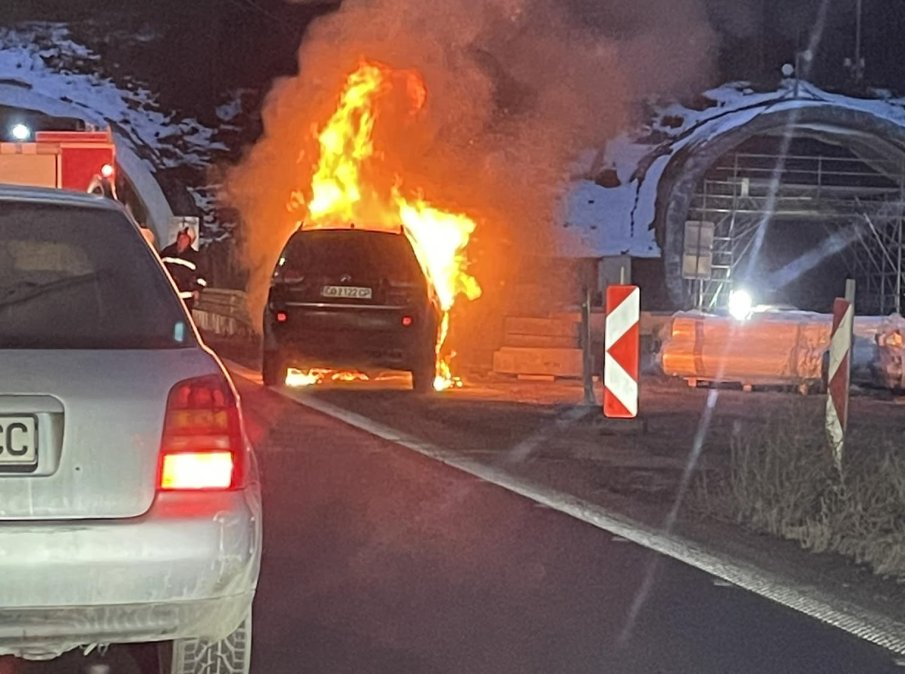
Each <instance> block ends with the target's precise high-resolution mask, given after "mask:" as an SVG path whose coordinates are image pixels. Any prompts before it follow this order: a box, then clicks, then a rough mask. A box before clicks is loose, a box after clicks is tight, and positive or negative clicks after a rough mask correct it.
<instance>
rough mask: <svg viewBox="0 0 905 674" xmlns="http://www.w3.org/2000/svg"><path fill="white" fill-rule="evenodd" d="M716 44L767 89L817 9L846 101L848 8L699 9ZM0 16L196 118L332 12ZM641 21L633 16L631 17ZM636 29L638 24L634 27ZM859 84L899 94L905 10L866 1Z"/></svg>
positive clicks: (63, 8)
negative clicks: (60, 40) (47, 28)
mask: <svg viewBox="0 0 905 674" xmlns="http://www.w3.org/2000/svg"><path fill="white" fill-rule="evenodd" d="M569 1H570V2H574V3H575V5H576V7H577V8H578V11H585V12H588V13H589V14H590V15H592V16H596V17H600V21H602V22H605V23H606V24H607V26H608V27H613V28H612V29H613V30H615V31H618V30H619V29H620V27H622V26H621V24H620V21H628V19H624V18H623V17H622V16H621V15H620V13H622V10H611V9H610V8H611V7H615V6H618V5H619V3H615V4H613V3H612V2H611V1H610V0H608V1H603V0H569ZM701 1H702V2H705V4H706V6H707V12H708V14H709V16H710V19H711V22H712V23H713V25H714V27H715V28H716V30H717V31H718V33H719V35H720V53H719V55H718V57H715V58H714V62H715V65H714V72H713V73H710V78H711V79H712V81H713V83H714V84H717V83H719V82H720V81H725V80H736V79H745V80H752V81H754V82H760V83H763V84H764V85H765V86H769V85H770V84H772V83H774V82H775V81H776V80H777V79H778V77H779V69H780V67H781V66H782V65H783V64H784V63H787V62H790V61H792V60H793V59H794V54H795V52H796V50H797V49H799V48H804V47H805V46H806V45H807V43H808V39H809V36H810V34H811V30H812V29H813V27H814V25H815V23H816V18H817V15H818V12H819V7H820V6H821V4H826V29H825V32H824V35H823V39H822V40H821V41H820V44H819V49H818V51H817V54H816V58H815V61H814V66H813V71H812V73H811V79H812V80H814V81H815V82H816V83H817V84H820V85H821V86H824V87H828V88H833V89H840V88H845V89H849V90H852V83H851V81H850V77H849V73H848V72H847V70H846V69H845V68H844V67H843V61H844V59H845V58H846V57H850V56H852V55H853V54H854V44H855V29H854V25H855V6H856V0H701ZM6 5H7V6H4V19H3V21H4V23H6V24H8V25H9V24H14V23H15V22H17V21H29V20H44V21H68V22H70V24H71V26H72V29H73V32H74V33H75V35H76V36H77V37H79V38H81V39H84V40H85V42H86V43H88V44H89V45H90V46H92V47H94V48H95V49H97V50H98V51H99V52H101V53H102V54H104V55H105V56H107V57H108V58H109V61H108V63H107V66H108V67H109V68H111V69H112V70H120V71H123V72H129V73H130V74H134V75H136V76H137V77H138V78H139V79H144V80H147V81H148V82H150V83H152V84H153V85H154V88H155V89H159V90H160V91H161V95H162V101H161V102H162V103H164V104H167V105H171V106H172V107H174V108H177V109H185V110H186V111H187V112H188V111H191V112H193V113H194V114H203V112H204V110H205V109H207V110H210V108H211V107H212V105H216V104H217V102H220V101H222V98H223V96H224V94H225V92H228V91H230V90H233V89H235V88H252V89H255V90H266V88H267V86H268V85H269V83H270V81H271V80H272V79H273V78H274V77H279V76H281V75H286V74H291V73H292V72H293V71H294V69H295V53H296V48H297V45H298V43H299V40H300V39H301V37H302V36H303V34H304V30H305V26H306V25H307V24H308V23H309V21H310V20H311V19H312V18H313V17H315V16H317V15H318V14H319V13H322V12H328V11H330V8H331V6H333V5H331V4H330V3H329V2H327V3H321V2H309V3H306V2H296V3H287V2H284V0H192V2H185V1H184V0H145V1H143V2H129V3H123V2H113V1H111V0H107V2H105V3H98V2H85V1H84V0H15V2H13V3H6ZM632 20H633V21H637V20H638V19H637V17H633V19H632ZM642 20H643V19H642ZM119 31H124V32H132V33H142V32H146V33H148V34H149V35H152V36H153V37H154V39H152V40H149V41H147V42H144V43H139V44H134V43H131V44H129V43H125V44H128V47H126V46H123V45H124V43H123V42H122V41H120V40H117V39H116V38H115V37H114V34H115V33H117V32H119ZM862 35H863V37H862V41H863V54H864V57H865V59H866V73H865V81H866V83H868V84H869V85H871V86H875V87H883V88H891V89H893V90H898V91H905V67H903V66H902V64H903V61H905V42H903V39H902V36H903V35H905V2H900V1H898V0H863V33H862Z"/></svg>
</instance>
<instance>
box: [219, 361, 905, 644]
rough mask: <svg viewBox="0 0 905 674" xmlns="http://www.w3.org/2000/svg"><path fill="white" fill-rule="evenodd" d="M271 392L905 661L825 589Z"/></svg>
mask: <svg viewBox="0 0 905 674" xmlns="http://www.w3.org/2000/svg"><path fill="white" fill-rule="evenodd" d="M224 363H225V364H226V365H227V367H228V369H229V370H230V371H232V372H234V373H236V374H238V375H240V376H241V377H243V378H245V379H250V380H252V381H257V380H258V379H259V378H260V377H259V374H258V373H257V372H255V371H253V370H251V369H249V368H247V367H245V366H243V365H240V364H239V363H235V362H234V361H230V360H226V359H224ZM270 390H271V391H273V392H274V393H277V394H278V395H280V396H282V397H284V398H286V399H288V400H291V401H293V402H295V403H297V404H300V405H303V406H305V407H308V408H310V409H312V410H314V411H316V412H319V413H321V414H324V415H326V416H329V417H331V418H334V419H336V420H338V421H341V422H343V423H345V424H347V425H349V426H352V427H353V428H356V429H358V430H360V431H364V432H366V433H369V434H370V435H374V436H376V437H378V438H380V439H382V440H386V441H388V442H392V443H394V444H396V445H399V446H400V447H405V448H406V449H409V450H412V451H415V452H418V453H419V454H421V455H423V456H426V457H428V458H431V459H434V460H436V461H440V462H441V463H444V464H446V465H448V466H450V467H452V468H456V469H458V470H461V471H462V472H465V473H467V474H469V475H471V476H472V477H475V478H478V479H480V480H482V481H484V482H488V483H490V484H493V485H496V486H497V487H500V488H502V489H506V490H507V491H510V492H512V493H515V494H518V495H519V496H522V497H523V498H527V499H529V500H531V501H534V502H535V503H539V504H541V505H544V506H546V507H548V508H550V509H552V510H556V511H558V512H561V513H563V514H565V515H568V516H570V517H573V518H575V519H577V520H580V521H582V522H585V523H586V524H590V525H591V526H594V527H597V528H598V529H601V530H603V531H607V532H609V533H611V534H613V535H615V536H619V537H621V538H624V539H626V540H628V541H631V542H632V543H635V544H636V545H640V546H641V547H644V548H647V549H648V550H652V551H654V552H657V553H659V554H661V555H665V556H667V557H670V558H672V559H675V560H678V561H680V562H683V563H685V564H688V565H689V566H692V567H694V568H696V569H698V570H700V571H703V572H705V573H709V574H711V575H712V576H715V577H717V578H720V579H722V580H724V581H726V582H729V583H732V584H733V585H737V586H738V587H740V588H742V589H745V590H748V591H749V592H752V593H754V594H756V595H759V596H761V597H764V598H765V599H769V600H771V601H774V602H776V603H778V604H781V605H783V606H786V607H787V608H790V609H793V610H795V611H798V612H799V613H802V614H804V615H807V616H809V617H811V618H814V619H816V620H819V621H820V622H823V623H825V624H828V625H831V626H833V627H836V628H838V629H841V630H843V631H845V632H848V633H849V634H851V635H853V636H856V637H858V638H860V639H862V640H864V641H868V642H870V643H873V644H875V645H877V646H881V647H883V648H886V649H888V650H889V651H891V652H893V653H895V654H897V655H905V623H901V622H899V621H897V620H895V619H892V618H889V617H887V616H884V615H882V614H879V613H877V612H875V611H872V610H868V609H864V608H862V607H860V606H858V605H857V604H854V603H852V602H849V601H847V600H844V599H840V598H838V597H834V596H832V595H831V594H829V593H828V592H826V591H825V590H823V589H821V588H818V587H814V586H805V585H800V584H796V583H794V582H792V581H790V580H789V579H788V578H784V577H782V576H780V575H777V574H775V573H771V572H767V571H764V570H762V569H759V568H758V567H756V566H754V565H752V564H749V563H746V562H742V561H739V560H736V559H732V558H731V557H728V556H724V555H720V554H718V553H714V552H711V551H708V550H707V549H705V548H704V547H702V546H701V545H699V544H697V543H695V542H693V541H690V540H687V539H685V538H683V537H681V536H677V535H676V534H671V533H664V532H662V531H660V530H658V529H656V528H654V527H651V526H649V525H646V524H643V523H641V522H637V521H635V520H632V519H631V518H628V517H624V516H622V515H618V514H615V513H612V512H609V511H608V510H606V509H605V508H604V507H602V506H600V505H598V504H596V503H592V502H590V501H587V500H585V499H581V498H578V497H576V496H573V495H571V494H568V493H566V492H562V491H559V490H556V489H553V488H551V487H548V486H546V485H542V484H540V483H536V482H534V481H532V480H529V479H526V478H522V477H518V476H515V475H512V474H510V473H508V472H506V471H505V470H503V469H500V468H497V467H495V466H489V465H487V464H483V463H480V462H477V461H474V460H472V459H469V458H467V457H465V456H462V455H461V454H459V453H457V452H453V451H450V450H446V449H443V448H441V447H439V446H437V445H434V444H432V443H429V442H425V441H422V440H419V439H417V438H415V437H413V436H410V435H408V434H406V433H402V432H400V431H396V430H395V429H392V428H390V427H388V426H385V425H383V424H381V423H379V422H377V421H374V420H373V419H370V418H368V417H365V416H363V415H361V414H357V413H356V412H350V411H348V410H345V409H343V408H341V407H339V406H337V405H333V404H332V403H328V402H326V401H323V400H319V399H317V398H316V397H314V396H310V395H307V394H305V393H304V392H302V391H296V390H292V389H286V388H271V389H270ZM796 585H797V586H796Z"/></svg>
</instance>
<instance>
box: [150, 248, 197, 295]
mask: <svg viewBox="0 0 905 674" xmlns="http://www.w3.org/2000/svg"><path fill="white" fill-rule="evenodd" d="M199 258H200V255H199V254H198V251H197V250H195V249H194V248H191V247H189V248H186V249H185V250H184V251H182V252H181V253H180V252H178V250H177V247H176V244H175V243H173V244H170V245H169V246H167V247H166V248H164V249H163V250H162V251H160V259H161V260H162V261H163V263H164V264H165V265H166V267H167V270H168V271H169V272H170V276H172V277H173V280H174V281H175V282H176V287H177V288H179V295H180V297H182V299H184V300H190V299H191V298H192V297H193V293H196V292H201V290H203V289H204V288H206V287H207V281H206V280H205V279H204V276H203V275H202V271H201V265H200V261H199Z"/></svg>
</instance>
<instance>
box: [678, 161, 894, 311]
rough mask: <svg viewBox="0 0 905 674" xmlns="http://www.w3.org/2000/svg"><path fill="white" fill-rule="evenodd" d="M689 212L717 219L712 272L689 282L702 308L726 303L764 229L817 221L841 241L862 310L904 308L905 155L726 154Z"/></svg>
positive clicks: (706, 220) (702, 184)
mask: <svg viewBox="0 0 905 674" xmlns="http://www.w3.org/2000/svg"><path fill="white" fill-rule="evenodd" d="M687 219H688V221H689V222H699V223H700V222H703V223H712V225H713V247H712V257H711V265H710V274H709V276H710V278H708V279H695V280H687V281H686V286H687V289H688V295H689V298H690V299H691V303H692V304H693V305H694V306H695V307H696V308H699V309H704V310H713V309H716V308H718V307H721V306H725V304H726V302H727V300H728V296H729V292H730V291H731V290H732V287H733V284H734V283H735V282H736V279H737V278H738V276H739V273H740V272H742V271H743V270H744V269H745V268H746V266H747V265H748V264H749V263H750V261H751V257H752V253H753V252H754V251H755V249H756V248H757V246H758V243H757V241H758V239H759V238H762V237H758V232H759V231H760V230H761V228H762V227H770V228H771V229H772V228H774V227H793V226H795V225H796V224H799V225H800V224H811V225H813V224H820V225H822V226H823V227H824V228H825V231H826V232H827V235H828V236H829V237H836V240H837V241H841V242H843V243H842V245H841V246H840V247H842V248H843V252H842V253H841V255H842V259H843V260H844V261H845V264H846V266H847V267H848V271H849V273H850V275H851V276H852V277H853V278H855V279H856V280H857V282H858V296H857V298H856V302H857V306H858V310H859V312H860V313H874V314H889V313H892V312H897V313H902V308H903V297H902V295H903V290H905V276H903V245H905V240H903V219H905V161H892V160H886V159H870V160H863V159H859V158H856V157H853V156H848V157H837V156H826V155H822V154H813V155H809V154H795V155H787V156H784V157H779V156H777V155H771V154H755V153H744V152H736V153H732V154H727V155H724V156H723V157H722V158H721V159H720V161H719V162H718V163H717V164H716V165H715V166H713V167H712V168H711V169H710V171H709V172H708V173H707V175H706V176H705V178H704V179H703V180H702V181H701V182H700V183H699V185H698V188H697V190H696V193H695V195H694V198H693V200H692V205H691V208H690V209H689V213H688V216H687ZM771 236H775V233H774V234H771Z"/></svg>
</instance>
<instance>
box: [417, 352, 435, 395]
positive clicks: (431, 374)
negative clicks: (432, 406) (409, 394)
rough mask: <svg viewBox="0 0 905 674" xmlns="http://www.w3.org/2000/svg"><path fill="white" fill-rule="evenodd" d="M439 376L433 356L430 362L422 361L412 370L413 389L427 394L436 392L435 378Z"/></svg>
mask: <svg viewBox="0 0 905 674" xmlns="http://www.w3.org/2000/svg"><path fill="white" fill-rule="evenodd" d="M436 377H437V364H436V362H435V361H434V360H433V358H431V360H430V363H426V362H425V363H421V364H420V365H419V366H418V367H416V368H415V369H414V370H412V390H414V391H415V393H418V394H421V395H426V394H428V393H433V392H434V379H435V378H436Z"/></svg>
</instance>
